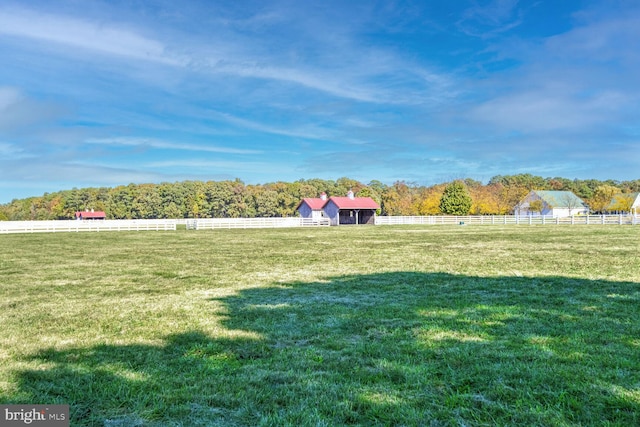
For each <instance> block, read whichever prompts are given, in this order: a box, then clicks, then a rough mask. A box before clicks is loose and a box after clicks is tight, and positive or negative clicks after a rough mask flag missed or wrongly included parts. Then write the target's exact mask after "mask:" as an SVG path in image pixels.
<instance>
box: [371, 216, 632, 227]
mask: <svg viewBox="0 0 640 427" xmlns="http://www.w3.org/2000/svg"><path fill="white" fill-rule="evenodd" d="M420 224H424V225H456V224H462V225H467V224H469V225H501V224H502V225H509V224H511V225H552V224H556V225H560V224H565V225H569V224H570V225H606V224H615V225H628V224H640V216H639V215H635V216H634V215H574V216H568V217H553V216H540V215H537V216H515V215H500V216H497V215H491V216H482V215H479V216H377V217H376V225H420Z"/></svg>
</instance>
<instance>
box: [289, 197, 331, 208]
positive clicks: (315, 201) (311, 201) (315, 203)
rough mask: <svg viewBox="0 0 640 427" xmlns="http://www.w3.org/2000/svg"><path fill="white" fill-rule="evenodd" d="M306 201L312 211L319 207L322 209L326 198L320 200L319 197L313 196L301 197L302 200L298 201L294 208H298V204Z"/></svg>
mask: <svg viewBox="0 0 640 427" xmlns="http://www.w3.org/2000/svg"><path fill="white" fill-rule="evenodd" d="M303 203H306V204H307V205H308V206H309V207H310V208H311V209H312V210H314V211H319V210H320V209H322V208H323V207H324V205H325V204H326V203H327V201H326V200H322V199H321V198H319V197H316V198H313V197H307V198H304V199H302V201H301V202H300V203H298V207H297V208H296V209H299V208H300V206H301V205H302V204H303Z"/></svg>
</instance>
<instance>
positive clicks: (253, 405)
mask: <svg viewBox="0 0 640 427" xmlns="http://www.w3.org/2000/svg"><path fill="white" fill-rule="evenodd" d="M639 300H640V284H639V283H629V282H604V281H589V280H578V279H568V278H563V277H545V278H523V277H497V278H481V277H469V276H455V275H448V274H424V273H413V272H397V273H385V274H372V275H354V276H346V277H336V278H329V279H328V280H327V281H325V282H298V283H282V284H274V285H273V286H272V287H266V288H252V289H245V290H242V291H241V292H239V293H238V294H237V295H234V296H231V297H226V298H222V299H220V300H217V301H220V302H222V303H223V304H224V305H225V306H226V309H227V316H228V317H227V318H226V319H225V320H224V321H223V324H224V326H225V327H226V328H228V329H229V330H230V331H231V330H240V331H246V332H250V333H252V334H254V336H255V337H256V338H247V337H246V334H245V336H244V337H241V338H237V339H230V338H225V339H221V338H219V337H215V336H207V335H204V334H203V333H200V332H198V331H192V332H187V333H184V334H178V335H171V336H167V337H166V340H165V343H164V345H160V346H152V345H102V346H96V347H90V348H77V349H70V350H64V351H56V350H45V351H42V352H40V353H38V354H36V355H33V356H32V357H31V358H30V360H31V361H33V360H35V361H38V362H41V363H42V366H43V368H42V369H41V370H30V371H25V372H20V373H19V378H18V381H19V390H20V394H19V395H17V396H16V397H15V399H13V400H14V401H15V400H20V401H22V402H30V403H31V402H34V403H69V404H70V405H71V412H72V425H109V426H116V425H123V426H124V425H153V424H158V425H167V424H168V425H215V424H225V425H258V424H264V425H341V424H342V425H344V424H358V425H376V424H379V425H396V424H397V425H462V424H464V425H496V424H498V425H505V424H510V425H602V424H607V423H609V424H612V425H625V426H626V425H638V424H640V415H639V414H640V356H639V354H640V339H639V338H638V337H639V336H640V316H638V314H640V313H639V311H640V308H639V307H640V305H639V304H638V303H639V302H640V301H639Z"/></svg>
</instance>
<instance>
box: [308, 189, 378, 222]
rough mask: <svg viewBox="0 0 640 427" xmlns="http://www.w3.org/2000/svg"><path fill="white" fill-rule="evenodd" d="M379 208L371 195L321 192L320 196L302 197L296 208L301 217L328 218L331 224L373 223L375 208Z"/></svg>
mask: <svg viewBox="0 0 640 427" xmlns="http://www.w3.org/2000/svg"><path fill="white" fill-rule="evenodd" d="M377 209H380V205H378V204H377V203H376V202H375V201H374V200H373V199H372V198H371V197H354V195H353V192H352V191H349V193H347V197H330V198H329V199H327V195H326V194H324V193H322V195H321V196H320V198H317V199H315V198H307V199H302V201H301V202H300V204H298V207H297V210H298V211H299V212H300V215H301V216H302V217H303V218H314V219H315V218H321V217H325V218H329V220H330V221H331V225H342V224H371V225H373V224H374V221H375V217H376V210H377Z"/></svg>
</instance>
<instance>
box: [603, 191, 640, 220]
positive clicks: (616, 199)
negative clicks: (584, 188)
mask: <svg viewBox="0 0 640 427" xmlns="http://www.w3.org/2000/svg"><path fill="white" fill-rule="evenodd" d="M605 210H606V211H608V212H616V213H630V214H631V215H636V214H637V213H639V212H640V193H619V194H616V195H614V196H613V198H612V199H611V203H609V206H607V207H606V208H605Z"/></svg>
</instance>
